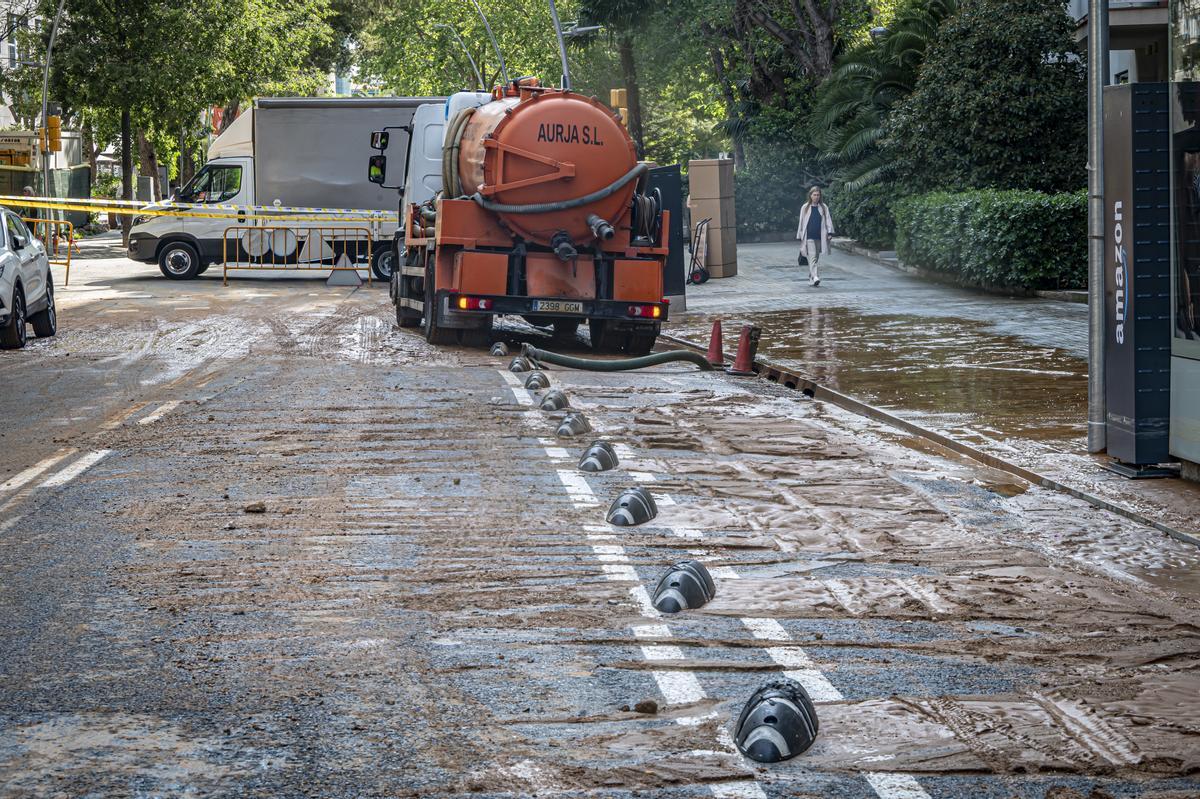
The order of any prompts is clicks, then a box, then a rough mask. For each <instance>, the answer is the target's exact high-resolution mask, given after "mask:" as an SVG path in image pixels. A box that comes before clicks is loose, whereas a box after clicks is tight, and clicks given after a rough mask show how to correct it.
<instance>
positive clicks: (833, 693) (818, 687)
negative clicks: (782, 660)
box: [783, 669, 845, 702]
mask: <svg viewBox="0 0 1200 799" xmlns="http://www.w3.org/2000/svg"><path fill="white" fill-rule="evenodd" d="M783 676H784V677H787V678H788V679H790V680H795V681H796V682H798V683H800V684H801V685H803V686H804V690H805V691H807V692H808V698H809V699H811V700H812V701H813V702H841V701H842V700H843V699H845V697H844V696H842V692H841V691H839V690H838V689H837V688H835V687H834V685H833V683H831V682H830V681H829V678H828V677H826V676H825V675H824V674H823V673H822V672H821V670H820V669H799V670H795V671H785V672H784V673H783Z"/></svg>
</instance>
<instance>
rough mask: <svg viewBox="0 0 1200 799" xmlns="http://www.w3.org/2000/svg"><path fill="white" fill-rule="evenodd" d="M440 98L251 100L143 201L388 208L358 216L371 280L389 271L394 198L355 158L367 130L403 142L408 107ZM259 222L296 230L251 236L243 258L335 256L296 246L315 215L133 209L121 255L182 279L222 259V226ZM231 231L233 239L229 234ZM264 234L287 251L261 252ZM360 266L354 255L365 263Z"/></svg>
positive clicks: (363, 148) (362, 156)
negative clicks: (170, 181)
mask: <svg viewBox="0 0 1200 799" xmlns="http://www.w3.org/2000/svg"><path fill="white" fill-rule="evenodd" d="M441 102H444V100H443V98H436V97H368V98H359V97H353V98H262V99H259V100H256V101H255V103H254V107H253V108H251V109H248V110H247V111H246V112H244V113H243V114H242V115H241V116H239V117H238V118H237V119H236V120H235V121H234V122H233V124H231V125H230V126H229V127H228V128H227V129H226V130H225V131H224V132H223V133H222V134H221V135H220V136H218V137H217V138H216V140H215V141H213V143H212V146H211V147H209V150H208V158H209V160H208V163H206V164H205V165H204V167H203V168H201V169H200V171H199V172H197V173H196V176H195V177H194V178H193V179H192V180H191V181H190V182H189V183H188V184H187V185H186V186H184V187H183V188H182V189H180V190H179V191H178V192H177V193H176V194H175V196H173V197H172V198H171V199H170V200H166V201H164V202H162V203H157V204H155V205H152V206H148V207H149V208H155V209H160V208H171V207H172V206H174V205H186V206H191V207H193V210H198V211H203V208H204V206H209V205H212V206H215V205H238V206H266V207H269V208H274V207H280V208H284V209H286V208H292V207H297V208H348V209H355V210H362V211H368V212H370V211H377V212H387V214H388V215H387V221H383V222H380V221H379V220H372V219H370V215H363V220H364V221H363V223H362V226H363V227H367V228H369V229H370V230H371V239H372V261H373V263H371V264H370V267H371V269H372V270H373V271H374V273H375V275H376V276H377V277H379V279H381V280H388V279H389V278H390V277H391V272H392V263H393V255H392V247H391V239H392V236H393V234H394V233H395V231H396V217H395V213H396V211H397V207H398V205H399V202H398V201H399V197H398V193H397V191H396V190H395V189H385V188H383V187H380V186H377V185H375V184H373V183H370V182H368V181H367V180H366V175H365V174H364V173H363V165H364V164H365V163H366V161H367V156H368V155H369V154H370V153H371V148H370V144H371V132H372V131H375V130H382V129H384V128H388V129H390V130H391V131H392V135H394V136H399V137H402V138H400V139H399V140H398V141H403V140H404V138H407V136H408V133H407V131H406V130H405V128H406V127H407V126H409V124H410V122H411V120H412V117H413V112H414V111H415V110H416V108H417V107H418V106H420V105H422V104H427V103H441ZM400 177H401V178H403V176H400ZM214 210H215V209H214ZM283 213H287V212H283ZM340 216H344V215H340ZM258 224H265V225H270V226H273V227H276V226H289V227H292V228H294V229H295V234H294V235H292V234H291V231H288V235H283V236H280V235H278V234H276V235H273V236H266V235H264V236H259V237H254V240H255V241H256V243H257V245H258V246H257V247H256V248H253V251H252V252H249V253H247V252H245V251H244V250H243V251H242V252H241V253H240V254H239V256H238V257H239V260H242V261H243V262H244V261H245V260H246V259H248V258H250V259H253V258H262V259H263V260H264V262H265V261H266V260H268V258H269V260H270V261H271V262H272V263H297V262H300V261H304V262H308V263H313V262H317V263H330V264H332V262H333V258H336V257H337V256H338V255H339V254H338V253H336V252H334V253H331V252H330V249H329V247H328V246H323V245H322V246H316V247H306V246H305V241H304V240H303V239H304V236H305V235H307V234H306V230H307V228H310V227H312V226H314V225H320V224H321V223H319V222H312V221H308V222H296V223H294V224H293V223H290V222H286V221H267V222H256V220H254V219H247V218H245V215H244V214H237V215H234V216H230V217H229V218H214V219H209V218H202V217H184V216H178V217H177V216H148V215H147V216H144V217H138V218H135V219H134V225H133V229H132V231H131V232H130V236H129V257H130V258H131V259H133V260H135V261H142V262H144V263H157V264H158V267H159V269H160V270H162V273H163V275H165V276H166V277H168V278H171V279H173V280H187V279H191V278H194V277H196V276H197V275H199V274H201V273H203V272H204V271H205V270H206V269H208V267H209V266H210V265H211V264H214V263H220V262H221V261H222V259H223V257H224V255H223V248H224V247H225V241H226V231H227V230H228V229H229V228H236V227H239V226H246V227H247V228H252V227H254V226H255V225H258ZM330 224H331V225H343V226H344V225H347V224H350V223H344V222H343V223H330ZM230 238H231V239H232V240H235V241H236V240H237V239H238V237H237V236H236V235H232V236H231V237H230ZM272 241H274V242H283V246H285V247H286V249H287V252H282V251H281V252H276V253H270V252H266V251H265V250H266V249H269V247H270V246H271V242H272ZM276 246H277V247H278V246H279V245H278V244H277V245H276ZM364 252H365V250H364ZM288 259H291V260H288ZM367 266H368V265H367V264H365V263H364V264H363V268H364V269H366V268H367Z"/></svg>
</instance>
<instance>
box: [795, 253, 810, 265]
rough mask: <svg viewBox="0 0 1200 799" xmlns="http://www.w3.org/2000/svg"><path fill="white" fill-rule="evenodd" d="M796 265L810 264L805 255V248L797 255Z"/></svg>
mask: <svg viewBox="0 0 1200 799" xmlns="http://www.w3.org/2000/svg"><path fill="white" fill-rule="evenodd" d="M796 266H808V259H807V258H805V257H804V250H800V254H799V255H797V256H796Z"/></svg>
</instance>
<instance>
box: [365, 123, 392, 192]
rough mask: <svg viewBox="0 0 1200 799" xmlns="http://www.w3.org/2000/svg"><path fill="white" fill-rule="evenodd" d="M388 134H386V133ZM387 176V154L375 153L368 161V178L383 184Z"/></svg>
mask: <svg viewBox="0 0 1200 799" xmlns="http://www.w3.org/2000/svg"><path fill="white" fill-rule="evenodd" d="M385 135H386V134H385ZM386 176H387V156H386V155H373V156H371V158H370V160H369V161H368V162H367V180H369V181H371V182H372V183H378V184H379V185H380V186H382V185H383V181H384V180H385V179H386Z"/></svg>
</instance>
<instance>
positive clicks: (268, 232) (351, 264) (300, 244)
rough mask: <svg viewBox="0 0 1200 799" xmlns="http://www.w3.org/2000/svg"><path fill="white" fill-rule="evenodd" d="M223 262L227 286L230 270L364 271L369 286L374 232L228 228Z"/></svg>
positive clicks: (288, 227) (322, 228) (320, 227)
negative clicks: (372, 233) (372, 234)
mask: <svg viewBox="0 0 1200 799" xmlns="http://www.w3.org/2000/svg"><path fill="white" fill-rule="evenodd" d="M231 256H232V257H231ZM364 258H365V260H364ZM221 261H222V262H223V264H224V268H225V274H224V284H225V285H226V286H228V285H229V272H230V270H236V269H275V270H286V269H308V270H318V271H322V272H324V271H334V272H336V271H353V272H357V271H359V270H361V269H365V270H366V271H367V282H368V283H370V282H371V230H370V228H366V227H345V226H334V227H331V226H328V225H311V226H310V225H305V226H295V225H286V226H285V225H257V226H253V227H247V226H246V225H240V226H236V227H227V228H225V234H224V236H223V237H222V240H221Z"/></svg>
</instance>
